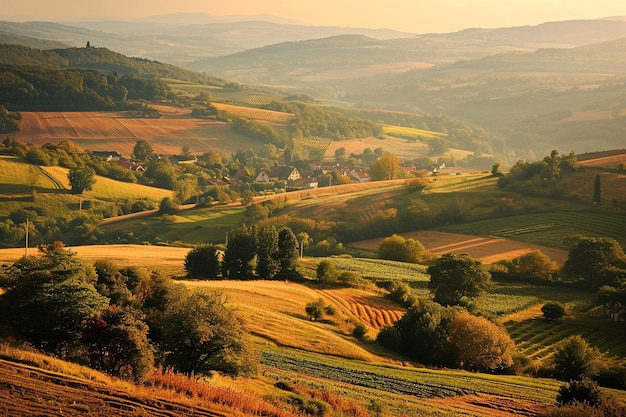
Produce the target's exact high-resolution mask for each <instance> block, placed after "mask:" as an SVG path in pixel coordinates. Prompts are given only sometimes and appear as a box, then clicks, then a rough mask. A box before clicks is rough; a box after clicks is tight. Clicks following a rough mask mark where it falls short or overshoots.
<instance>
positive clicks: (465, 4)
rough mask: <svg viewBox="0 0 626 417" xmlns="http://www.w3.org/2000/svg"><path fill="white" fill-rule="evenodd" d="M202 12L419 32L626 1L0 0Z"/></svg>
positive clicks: (6, 14)
mask: <svg viewBox="0 0 626 417" xmlns="http://www.w3.org/2000/svg"><path fill="white" fill-rule="evenodd" d="M176 12H201V13H208V14H211V15H215V16H223V15H230V14H245V15H249V14H272V15H275V16H279V17H283V18H288V19H293V20H297V21H299V22H302V23H305V24H312V25H333V26H334V25H338V26H356V27H368V28H392V29H397V30H402V31H407V32H413V33H425V32H452V31H457V30H461V29H465V28H470V27H483V28H488V27H503V26H520V25H536V24H539V23H543V22H547V21H557V20H569V19H597V18H602V17H609V16H625V15H626V1H624V0H523V1H520V0H180V1H172V0H103V1H97V2H95V1H89V0H19V1H16V0H0V19H2V20H13V21H24V20H50V21H64V20H65V21H67V20H86V19H89V20H101V19H110V18H115V19H136V18H142V17H146V16H152V15H159V14H167V13H176Z"/></svg>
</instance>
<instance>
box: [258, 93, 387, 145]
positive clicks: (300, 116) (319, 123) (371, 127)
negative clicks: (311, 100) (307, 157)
mask: <svg viewBox="0 0 626 417" xmlns="http://www.w3.org/2000/svg"><path fill="white" fill-rule="evenodd" d="M264 108H266V109H268V110H275V111H280V112H285V113H292V114H294V115H295V117H294V118H293V119H291V120H290V121H289V126H288V131H289V134H290V136H291V137H293V138H296V139H301V138H304V137H311V136H321V137H325V138H329V139H333V140H343V139H351V138H365V137H370V136H375V137H382V135H383V133H384V132H383V128H382V125H380V124H378V123H374V122H372V121H369V120H366V119H362V118H358V117H355V116H354V115H351V116H346V115H345V114H343V113H341V112H338V111H331V110H328V109H325V108H324V107H322V106H312V105H309V104H305V103H301V102H300V103H295V102H281V103H279V102H273V103H270V104H267V105H266V106H264Z"/></svg>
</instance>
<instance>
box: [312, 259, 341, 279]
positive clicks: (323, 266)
mask: <svg viewBox="0 0 626 417" xmlns="http://www.w3.org/2000/svg"><path fill="white" fill-rule="evenodd" d="M317 279H318V280H319V281H320V282H321V283H324V284H330V283H333V282H335V281H336V280H337V270H336V269H335V264H334V263H333V262H332V261H329V260H326V259H325V260H323V261H321V262H320V263H319V264H318V265H317Z"/></svg>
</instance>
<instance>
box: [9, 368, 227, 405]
mask: <svg viewBox="0 0 626 417" xmlns="http://www.w3.org/2000/svg"><path fill="white" fill-rule="evenodd" d="M0 414H2V415H5V416H20V415H21V416H39V417H52V416H59V415H63V416H85V415H88V416H103V417H104V416H111V415H115V416H119V417H131V416H138V415H141V416H151V417H175V416H181V415H185V416H198V417H225V414H222V413H217V412H213V411H211V410H208V409H202V408H196V407H191V406H187V405H184V404H181V403H176V402H173V401H170V400H166V399H159V398H154V397H145V398H143V397H139V396H133V395H131V394H129V393H128V392H126V391H124V390H122V389H118V388H114V387H109V386H106V385H103V384H100V383H95V382H92V381H88V380H83V379H80V378H75V377H70V376H65V375H61V374H58V373H56V372H51V371H46V370H43V369H40V368H36V367H32V366H28V365H24V364H19V363H14V362H9V361H6V360H3V359H0Z"/></svg>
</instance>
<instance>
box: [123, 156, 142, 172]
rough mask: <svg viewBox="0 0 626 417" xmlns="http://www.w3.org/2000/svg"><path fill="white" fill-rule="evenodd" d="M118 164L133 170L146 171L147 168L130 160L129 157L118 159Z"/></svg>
mask: <svg viewBox="0 0 626 417" xmlns="http://www.w3.org/2000/svg"><path fill="white" fill-rule="evenodd" d="M117 164H118V165H119V166H121V167H122V168H126V169H130V170H131V171H136V172H146V168H145V167H144V166H143V165H139V164H137V163H135V162H133V161H129V160H128V159H124V158H122V159H120V160H119V161H117Z"/></svg>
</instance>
